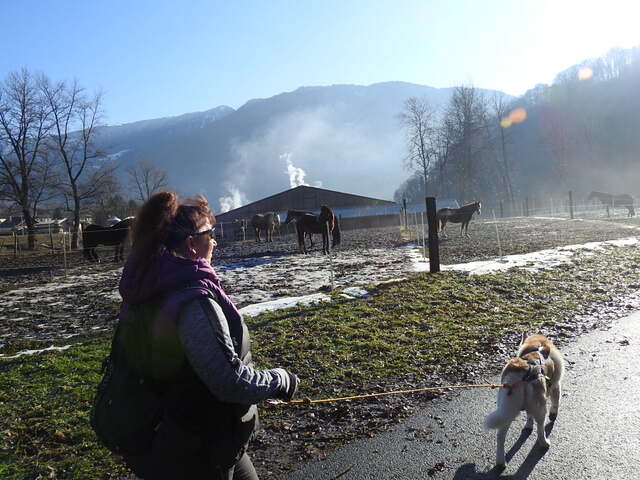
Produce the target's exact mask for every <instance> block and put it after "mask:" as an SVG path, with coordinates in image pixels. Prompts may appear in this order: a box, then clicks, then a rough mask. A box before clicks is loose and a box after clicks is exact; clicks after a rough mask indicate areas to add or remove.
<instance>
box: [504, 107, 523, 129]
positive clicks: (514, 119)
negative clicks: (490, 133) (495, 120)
mask: <svg viewBox="0 0 640 480" xmlns="http://www.w3.org/2000/svg"><path fill="white" fill-rule="evenodd" d="M526 119H527V111H526V110H525V109H524V108H520V107H518V108H514V109H513V110H511V111H510V112H509V115H507V116H506V117H505V118H503V119H502V120H500V126H501V127H502V128H509V127H510V126H511V125H513V124H516V123H522V122H524V121H525V120H526Z"/></svg>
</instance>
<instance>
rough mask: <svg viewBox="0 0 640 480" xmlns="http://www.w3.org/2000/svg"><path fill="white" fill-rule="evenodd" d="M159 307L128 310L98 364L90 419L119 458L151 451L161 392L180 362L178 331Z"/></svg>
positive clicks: (159, 415) (151, 303) (156, 304)
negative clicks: (108, 348) (104, 355)
mask: <svg viewBox="0 0 640 480" xmlns="http://www.w3.org/2000/svg"><path fill="white" fill-rule="evenodd" d="M209 294H210V295H209V296H211V297H215V295H214V294H213V292H209ZM160 306H161V301H149V302H146V303H144V304H142V305H137V306H134V307H132V308H130V309H129V311H128V313H127V314H126V315H124V316H122V317H121V318H120V319H119V321H118V324H117V325H116V329H115V332H114V335H113V340H112V342H111V352H110V354H109V356H108V357H107V358H106V359H105V361H104V362H103V369H102V372H103V376H102V380H101V381H100V383H99V385H98V388H97V391H96V395H95V397H94V399H93V404H92V407H91V412H90V414H89V418H90V423H91V427H92V428H93V430H94V432H95V433H96V435H97V437H98V439H99V440H100V442H101V443H102V444H103V445H104V446H105V447H107V448H108V449H109V450H110V451H112V452H113V453H116V454H118V455H144V454H147V453H149V452H150V451H151V445H152V442H153V438H154V436H155V433H156V430H157V428H158V426H159V425H160V421H161V419H162V410H163V389H164V388H163V387H164V386H165V385H166V384H167V382H171V381H172V380H175V379H176V378H177V377H178V376H179V374H180V371H181V370H182V368H183V365H184V362H185V356H184V351H183V349H182V344H181V342H180V337H179V335H178V332H177V328H176V326H175V324H174V322H173V320H172V319H168V318H163V316H162V315H161V314H160Z"/></svg>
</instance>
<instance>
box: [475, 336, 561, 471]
mask: <svg viewBox="0 0 640 480" xmlns="http://www.w3.org/2000/svg"><path fill="white" fill-rule="evenodd" d="M563 374H564V361H563V359H562V354H561V353H560V351H559V350H558V349H557V348H556V347H555V346H554V345H553V343H552V342H551V340H549V339H548V338H547V337H545V336H544V335H531V336H529V337H527V338H525V335H524V334H522V338H521V340H520V346H519V348H518V356H517V357H516V358H512V359H511V360H509V361H508V362H507V364H506V366H505V367H504V369H503V370H502V378H501V383H502V385H503V387H501V388H500V390H498V408H497V409H496V411H495V412H493V413H490V414H489V415H487V417H486V418H485V419H484V427H485V428H486V429H497V430H498V435H497V438H498V444H497V449H496V465H497V466H499V467H504V466H505V464H506V462H505V458H504V440H505V438H506V436H507V431H508V430H509V426H510V425H511V422H512V421H513V420H514V419H515V418H516V417H517V416H518V414H519V413H520V412H521V411H522V410H524V411H526V412H527V423H526V424H525V426H524V428H525V430H533V422H534V420H535V422H536V426H537V430H538V444H539V445H540V446H541V447H544V448H548V447H549V445H550V443H549V440H548V439H547V435H546V433H545V430H544V421H545V418H546V416H547V397H551V409H550V410H549V420H550V421H552V422H554V421H555V419H556V417H557V416H558V407H559V405H560V388H561V387H560V382H561V380H562V375H563Z"/></svg>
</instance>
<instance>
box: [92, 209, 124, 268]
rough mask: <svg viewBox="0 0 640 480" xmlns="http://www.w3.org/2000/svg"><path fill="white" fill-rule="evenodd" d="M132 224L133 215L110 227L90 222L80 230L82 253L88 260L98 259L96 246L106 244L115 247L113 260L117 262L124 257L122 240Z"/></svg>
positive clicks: (97, 260)
mask: <svg viewBox="0 0 640 480" xmlns="http://www.w3.org/2000/svg"><path fill="white" fill-rule="evenodd" d="M132 224H133V217H127V218H125V219H124V220H120V221H119V222H118V223H115V224H113V225H111V226H110V227H103V226H102V225H95V224H90V225H87V226H86V227H85V228H84V229H83V231H82V253H83V254H84V256H85V257H87V259H88V260H94V261H96V262H99V261H100V257H99V256H98V252H96V247H97V246H98V245H107V246H114V247H116V249H115V253H114V256H113V261H114V262H118V261H121V260H123V257H124V242H125V240H126V239H127V236H128V235H129V227H131V225H132Z"/></svg>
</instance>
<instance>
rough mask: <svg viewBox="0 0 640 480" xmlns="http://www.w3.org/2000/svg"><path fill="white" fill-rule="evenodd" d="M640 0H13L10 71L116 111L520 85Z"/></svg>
mask: <svg viewBox="0 0 640 480" xmlns="http://www.w3.org/2000/svg"><path fill="white" fill-rule="evenodd" d="M639 18H640V2H638V1H637V0H628V1H618V0H607V1H602V0H600V1H589V0H581V1H569V0H553V1H551V0H550V1H546V0H535V1H534V0H532V1H525V0H504V1H502V0H469V1H456V0H442V1H429V0H422V1H419V0H407V1H403V0H394V1H384V0H374V1H371V0H363V1H361V0H336V1H334V0H313V1H312V0H309V1H300V0H299V1H284V0H282V1H279V0H255V1H250V0H246V1H243V0H235V1H232V0H228V1H213V0H210V1H205V0H189V1H187V2H178V1H167V0H135V1H131V0H127V1H121V0H102V1H99V0H91V1H86V0H76V1H71V0H19V1H14V0H0V34H1V35H2V51H1V54H0V78H4V77H5V76H6V75H7V73H9V72H11V71H14V70H17V69H19V68H20V67H21V66H26V67H28V68H30V69H32V70H37V71H42V72H44V73H46V74H47V75H49V76H50V77H52V78H54V79H72V78H77V79H78V80H79V81H80V83H81V84H82V85H84V86H85V87H87V88H88V89H90V90H94V89H97V88H101V89H102V90H103V91H104V93H105V109H106V113H107V121H108V122H109V123H119V122H129V121H134V120H142V119H147V118H155V117H162V116H170V115H178V114H181V113H186V112H193V111H200V110H206V109H209V108H212V107H215V106H218V105H223V104H224V105H229V106H231V107H234V108H238V107H239V106H241V105H242V104H243V103H245V102H246V101H247V100H249V99H251V98H264V97H270V96H272V95H276V94H278V93H281V92H284V91H291V90H294V89H296V88H298V87H300V86H303V85H306V86H308V85H330V84H336V83H350V84H360V85H369V84H371V83H376V82H383V81H391V80H401V81H406V82H413V83H419V84H423V85H430V86H434V87H448V86H452V85H456V84H461V83H465V84H473V85H475V86H477V87H482V88H492V89H497V90H503V91H505V92H507V93H509V94H513V95H520V94H522V93H524V92H525V91H526V90H527V89H529V88H531V87H533V86H534V85H535V84H537V83H550V82H551V81H552V80H553V77H554V76H555V74H556V73H558V72H559V71H561V70H564V69H565V68H567V67H569V66H571V65H573V64H575V63H578V62H580V61H582V60H584V59H587V58H591V57H595V56H600V55H602V54H604V53H606V51H607V50H608V49H609V48H611V47H615V46H620V47H625V48H628V47H630V46H633V45H637V44H640V28H638V27H637V25H638V19H639Z"/></svg>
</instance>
